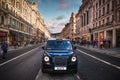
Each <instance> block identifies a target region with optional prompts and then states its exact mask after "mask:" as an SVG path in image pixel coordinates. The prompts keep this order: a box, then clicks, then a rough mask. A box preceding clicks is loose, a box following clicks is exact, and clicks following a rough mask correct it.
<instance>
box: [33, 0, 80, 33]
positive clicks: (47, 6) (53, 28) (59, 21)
mask: <svg viewBox="0 0 120 80" xmlns="http://www.w3.org/2000/svg"><path fill="white" fill-rule="evenodd" d="M34 1H35V2H36V3H37V5H38V10H39V12H40V14H41V15H42V16H43V19H44V21H45V24H46V26H47V27H48V30H49V31H50V32H51V33H60V32H61V31H62V29H63V28H64V27H65V24H66V23H68V22H69V19H70V16H71V13H72V12H75V13H77V12H78V10H79V7H80V5H81V4H82V3H81V0H34Z"/></svg>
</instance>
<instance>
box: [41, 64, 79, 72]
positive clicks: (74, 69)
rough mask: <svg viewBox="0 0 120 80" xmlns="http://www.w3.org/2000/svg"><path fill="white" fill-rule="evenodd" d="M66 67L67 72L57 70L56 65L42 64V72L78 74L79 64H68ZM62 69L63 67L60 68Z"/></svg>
mask: <svg viewBox="0 0 120 80" xmlns="http://www.w3.org/2000/svg"><path fill="white" fill-rule="evenodd" d="M64 66H65V67H66V70H55V69H54V68H55V67H56V66H55V65H54V64H48V63H42V71H43V72H48V73H69V72H70V73H76V72H77V62H74V63H72V62H71V63H68V64H67V65H64ZM58 67H61V66H58Z"/></svg>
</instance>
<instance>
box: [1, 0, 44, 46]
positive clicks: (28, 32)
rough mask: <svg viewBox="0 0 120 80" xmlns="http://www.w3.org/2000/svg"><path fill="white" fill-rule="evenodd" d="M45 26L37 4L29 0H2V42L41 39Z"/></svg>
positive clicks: (22, 41) (12, 42)
mask: <svg viewBox="0 0 120 80" xmlns="http://www.w3.org/2000/svg"><path fill="white" fill-rule="evenodd" d="M41 27H44V21H43V18H41V16H40V13H39V12H38V8H37V5H36V4H35V3H30V2H28V0H0V43H1V42H2V41H3V40H7V41H8V42H9V43H11V44H14V42H15V41H19V42H20V43H21V44H23V43H24V42H28V43H29V42H31V41H39V40H40V38H41V35H42V34H41V33H42V32H44V31H42V30H41V29H43V28H41Z"/></svg>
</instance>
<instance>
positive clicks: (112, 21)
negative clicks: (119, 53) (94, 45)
mask: <svg viewBox="0 0 120 80" xmlns="http://www.w3.org/2000/svg"><path fill="white" fill-rule="evenodd" d="M82 2H83V4H82V5H81V6H80V8H79V11H78V13H77V15H76V27H77V29H76V30H77V31H76V32H77V37H79V39H83V40H89V41H90V42H93V41H94V40H97V41H98V42H100V41H108V40H109V41H110V42H111V46H112V47H120V0H109V1H108V0H89V1H87V0H82Z"/></svg>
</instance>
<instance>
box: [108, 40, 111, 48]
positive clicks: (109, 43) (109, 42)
mask: <svg viewBox="0 0 120 80" xmlns="http://www.w3.org/2000/svg"><path fill="white" fill-rule="evenodd" d="M110 45H111V41H110V40H108V48H110Z"/></svg>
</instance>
